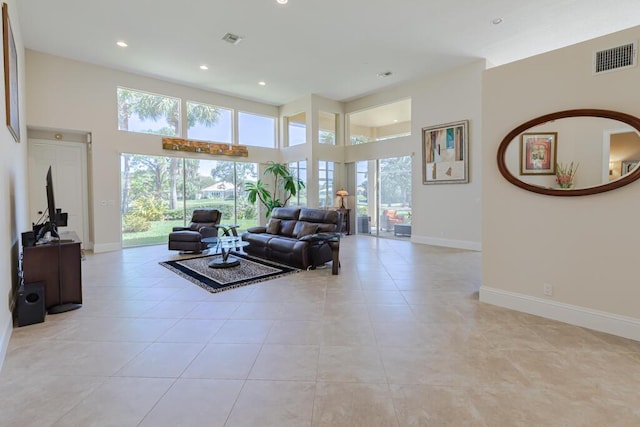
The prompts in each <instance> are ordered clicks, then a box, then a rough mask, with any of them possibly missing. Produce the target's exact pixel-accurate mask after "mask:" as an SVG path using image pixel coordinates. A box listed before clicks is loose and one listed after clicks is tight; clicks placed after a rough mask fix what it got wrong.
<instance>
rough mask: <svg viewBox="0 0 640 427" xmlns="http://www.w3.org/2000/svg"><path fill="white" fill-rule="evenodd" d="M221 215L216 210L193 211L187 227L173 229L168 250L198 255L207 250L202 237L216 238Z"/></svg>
mask: <svg viewBox="0 0 640 427" xmlns="http://www.w3.org/2000/svg"><path fill="white" fill-rule="evenodd" d="M221 217H222V214H221V213H220V211H219V210H217V209H195V210H194V211H193V215H192V216H191V223H190V224H189V226H187V227H173V231H172V232H171V234H169V250H170V251H183V252H194V253H199V252H202V251H203V250H204V249H207V244H206V243H203V242H202V239H203V238H204V237H217V236H218V228H219V227H218V225H219V224H220V219H221Z"/></svg>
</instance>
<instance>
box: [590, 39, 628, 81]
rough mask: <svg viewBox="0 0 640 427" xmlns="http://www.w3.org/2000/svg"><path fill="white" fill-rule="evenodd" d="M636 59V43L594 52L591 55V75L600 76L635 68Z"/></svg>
mask: <svg viewBox="0 0 640 427" xmlns="http://www.w3.org/2000/svg"><path fill="white" fill-rule="evenodd" d="M637 57H638V43H637V42H633V43H627V44H625V45H621V46H616V47H612V48H611V49H605V50H599V51H596V52H594V53H593V73H594V74H601V73H606V72H609V71H615V70H623V69H625V68H631V67H635V66H636V63H637Z"/></svg>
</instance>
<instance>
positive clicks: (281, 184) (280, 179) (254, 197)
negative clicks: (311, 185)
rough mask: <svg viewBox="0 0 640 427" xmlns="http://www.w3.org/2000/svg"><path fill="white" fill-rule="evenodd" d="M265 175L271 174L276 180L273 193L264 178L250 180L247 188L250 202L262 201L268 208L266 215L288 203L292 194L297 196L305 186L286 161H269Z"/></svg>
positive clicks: (246, 185)
mask: <svg viewBox="0 0 640 427" xmlns="http://www.w3.org/2000/svg"><path fill="white" fill-rule="evenodd" d="M264 175H271V177H272V178H273V181H274V186H273V193H272V192H271V191H269V190H268V189H267V188H266V186H265V184H264V182H263V181H262V180H260V179H259V180H258V181H256V182H248V183H246V184H245V190H246V192H247V196H248V199H249V202H250V203H256V202H257V201H258V200H260V203H262V204H263V205H264V207H265V208H266V209H267V211H266V214H265V215H266V216H267V217H269V216H270V215H271V211H273V209H274V208H280V207H283V206H286V205H287V202H288V201H289V199H290V198H291V197H292V196H295V195H296V194H297V193H298V192H299V191H300V190H301V189H303V188H304V187H305V185H304V182H303V181H302V180H301V179H299V178H298V177H296V176H294V175H292V174H291V172H289V168H288V167H287V165H286V164H284V163H275V162H268V166H267V168H266V169H265V170H264Z"/></svg>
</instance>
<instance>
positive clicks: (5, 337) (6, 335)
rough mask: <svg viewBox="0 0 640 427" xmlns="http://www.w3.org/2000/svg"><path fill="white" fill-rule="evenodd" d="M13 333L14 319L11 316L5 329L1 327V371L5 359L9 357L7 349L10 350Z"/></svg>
mask: <svg viewBox="0 0 640 427" xmlns="http://www.w3.org/2000/svg"><path fill="white" fill-rule="evenodd" d="M12 332H13V318H12V317H11V316H9V321H8V322H7V324H6V325H5V327H1V326H0V370H1V369H2V365H3V363H4V359H5V357H6V356H7V349H8V348H9V339H10V338H11V333H12Z"/></svg>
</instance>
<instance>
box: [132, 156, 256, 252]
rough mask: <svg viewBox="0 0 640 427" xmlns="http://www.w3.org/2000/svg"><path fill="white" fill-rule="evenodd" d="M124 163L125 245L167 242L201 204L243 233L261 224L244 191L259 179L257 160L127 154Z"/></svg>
mask: <svg viewBox="0 0 640 427" xmlns="http://www.w3.org/2000/svg"><path fill="white" fill-rule="evenodd" d="M120 165H121V194H122V195H121V197H122V201H121V215H122V246H123V247H130V246H140V245H151V244H160V243H165V242H166V241H167V237H168V235H169V233H170V232H171V229H172V228H173V227H174V226H184V225H186V224H187V223H188V222H189V221H190V220H191V215H192V214H193V210H194V209H198V208H214V209H218V210H220V211H221V212H222V221H221V222H222V223H227V224H229V223H235V224H239V225H240V227H239V231H243V230H246V229H247V228H248V227H251V226H254V225H257V224H258V216H257V212H256V207H255V206H254V205H251V204H249V202H248V201H247V197H246V194H245V191H244V187H245V183H246V182H247V181H251V180H254V181H255V180H257V169H258V166H257V164H255V163H244V162H232V161H220V160H200V159H184V158H177V157H161V156H147V155H139V154H129V153H124V154H122V155H121V162H120Z"/></svg>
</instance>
